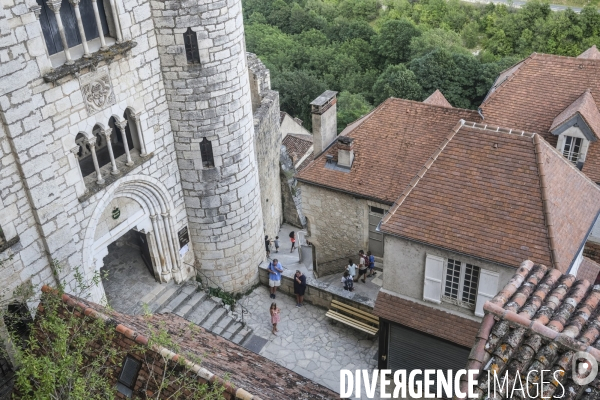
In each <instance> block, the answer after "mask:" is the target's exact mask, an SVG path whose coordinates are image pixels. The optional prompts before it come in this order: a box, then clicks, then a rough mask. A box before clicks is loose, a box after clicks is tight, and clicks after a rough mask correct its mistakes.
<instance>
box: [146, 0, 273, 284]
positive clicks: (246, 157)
mask: <svg viewBox="0 0 600 400" xmlns="http://www.w3.org/2000/svg"><path fill="white" fill-rule="evenodd" d="M152 6H153V8H152V15H153V18H154V21H155V27H156V33H157V43H158V47H157V48H158V54H159V55H160V68H161V70H162V75H163V76H164V79H165V89H166V97H167V101H168V106H169V113H170V116H171V121H172V126H173V132H174V136H175V149H176V152H177V158H178V164H179V170H180V171H181V179H182V186H183V191H184V197H185V205H186V209H187V215H188V221H189V228H190V235H191V237H190V239H191V242H192V243H193V248H194V253H195V256H196V259H197V260H198V261H199V263H198V265H197V267H198V269H199V272H200V273H202V274H204V275H206V276H207V277H209V278H210V279H212V280H213V281H215V282H216V283H217V284H218V285H219V286H221V287H222V288H223V289H225V290H227V291H244V290H245V289H247V288H250V287H251V286H252V285H254V284H255V283H256V282H258V264H259V263H260V262H261V261H262V260H263V259H264V257H265V252H264V244H263V216H262V210H261V195H260V192H259V179H258V168H257V163H256V159H255V157H254V156H253V152H254V151H255V142H254V129H253V121H252V104H251V99H250V85H249V82H248V70H247V64H246V56H245V48H244V27H243V21H242V10H241V2H240V1H239V0H229V1H214V2H206V1H199V0H191V1H186V2H181V1H179V0H171V1H161V2H152ZM188 28H191V29H192V30H193V31H194V32H195V34H196V36H197V39H198V53H199V61H200V63H199V64H188V60H187V58H186V54H185V47H184V36H183V34H184V33H185V32H186V31H187V30H188ZM204 138H206V139H207V140H209V141H210V142H211V144H212V152H213V155H214V166H210V167H208V166H207V167H204V166H203V164H202V159H201V155H200V142H201V141H202V140H203V139H204Z"/></svg>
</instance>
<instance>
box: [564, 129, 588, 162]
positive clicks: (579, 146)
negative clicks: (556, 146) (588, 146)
mask: <svg viewBox="0 0 600 400" xmlns="http://www.w3.org/2000/svg"><path fill="white" fill-rule="evenodd" d="M569 141H571V143H568V142H569ZM577 141H579V143H577ZM573 142H575V143H573ZM583 144H584V139H582V138H580V137H577V136H571V135H565V139H564V145H563V148H562V154H563V156H564V157H565V158H566V159H567V160H568V161H569V162H570V163H572V164H575V165H577V163H578V162H579V159H580V158H581V156H582V153H583ZM567 146H568V147H569V150H566V149H567ZM573 147H577V152H575V151H573ZM573 155H577V157H576V158H575V159H573Z"/></svg>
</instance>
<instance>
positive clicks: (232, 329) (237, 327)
mask: <svg viewBox="0 0 600 400" xmlns="http://www.w3.org/2000/svg"><path fill="white" fill-rule="evenodd" d="M231 322H232V323H231V324H229V325H227V327H226V328H225V330H224V331H223V332H222V333H221V336H223V337H224V338H225V339H227V340H231V338H233V337H234V336H235V335H236V334H237V333H238V332H239V331H241V330H242V328H243V327H244V326H243V325H242V324H241V323H239V322H236V321H235V320H233V319H232V320H231Z"/></svg>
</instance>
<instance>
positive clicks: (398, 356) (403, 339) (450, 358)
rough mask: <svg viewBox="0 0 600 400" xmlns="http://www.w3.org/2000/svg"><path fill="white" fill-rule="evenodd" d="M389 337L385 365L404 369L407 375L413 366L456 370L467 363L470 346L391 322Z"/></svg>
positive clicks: (422, 368) (416, 367)
mask: <svg viewBox="0 0 600 400" xmlns="http://www.w3.org/2000/svg"><path fill="white" fill-rule="evenodd" d="M389 339H390V340H389V345H388V349H389V350H388V368H389V369H391V370H392V371H396V370H399V369H405V370H406V371H407V372H406V376H407V378H408V374H410V371H412V370H413V369H420V370H425V369H441V370H448V369H451V370H452V371H457V370H459V369H465V368H466V366H467V359H468V357H469V351H470V349H467V348H465V347H462V346H459V345H456V344H453V343H449V342H446V341H444V340H441V339H438V338H435V337H433V336H429V335H425V334H423V333H420V332H418V331H414V330H412V329H409V328H406V327H404V326H401V325H396V324H390V338H389ZM453 376H454V374H453ZM434 390H435V387H434Z"/></svg>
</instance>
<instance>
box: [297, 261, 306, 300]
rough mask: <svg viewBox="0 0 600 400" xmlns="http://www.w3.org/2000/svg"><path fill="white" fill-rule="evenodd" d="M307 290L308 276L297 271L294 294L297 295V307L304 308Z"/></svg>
mask: <svg viewBox="0 0 600 400" xmlns="http://www.w3.org/2000/svg"><path fill="white" fill-rule="evenodd" d="M305 290H306V276H304V275H303V274H302V272H300V271H298V270H296V276H295V277H294V293H295V294H296V307H303V306H304V291H305Z"/></svg>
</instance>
